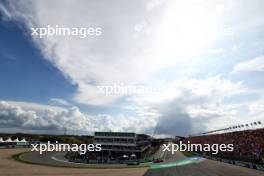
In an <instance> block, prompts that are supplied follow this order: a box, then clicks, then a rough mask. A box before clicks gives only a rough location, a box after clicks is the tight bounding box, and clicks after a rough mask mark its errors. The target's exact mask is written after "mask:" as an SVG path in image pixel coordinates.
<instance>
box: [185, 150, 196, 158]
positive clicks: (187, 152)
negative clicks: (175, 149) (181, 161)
mask: <svg viewBox="0 0 264 176" xmlns="http://www.w3.org/2000/svg"><path fill="white" fill-rule="evenodd" d="M182 154H183V155H184V156H186V157H192V156H197V155H196V154H195V153H193V152H189V151H182Z"/></svg>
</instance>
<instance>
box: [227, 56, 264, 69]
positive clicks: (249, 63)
mask: <svg viewBox="0 0 264 176" xmlns="http://www.w3.org/2000/svg"><path fill="white" fill-rule="evenodd" d="M263 70H264V56H263V55H261V56H258V57H256V58H253V59H250V60H246V61H244V62H241V63H238V64H236V65H235V66H234V68H233V71H232V73H241V72H256V71H263Z"/></svg>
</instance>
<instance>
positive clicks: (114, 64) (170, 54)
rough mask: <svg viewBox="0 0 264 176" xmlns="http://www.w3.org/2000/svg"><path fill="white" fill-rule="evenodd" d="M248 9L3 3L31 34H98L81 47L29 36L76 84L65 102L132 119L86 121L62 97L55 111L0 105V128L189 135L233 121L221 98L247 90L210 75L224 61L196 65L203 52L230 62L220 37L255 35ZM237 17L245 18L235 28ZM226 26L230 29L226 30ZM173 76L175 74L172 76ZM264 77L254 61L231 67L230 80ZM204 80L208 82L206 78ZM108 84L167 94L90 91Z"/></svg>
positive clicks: (26, 0) (235, 115)
mask: <svg viewBox="0 0 264 176" xmlns="http://www.w3.org/2000/svg"><path fill="white" fill-rule="evenodd" d="M219 5H220V6H219ZM255 6H256V4H254V3H247V4H245V3H242V4H240V5H237V4H236V3H234V2H231V3H227V4H222V3H211V2H209V1H208V2H205V1H203V2H200V1H199V2H198V1H197V2H195V3H189V2H187V3H182V2H181V1H177V2H176V1H175V2H173V1H172V3H170V2H166V3H165V1H163V0H161V1H159V0H158V1H156V0H155V1H150V2H148V3H146V2H144V1H140V0H135V1H129V2H128V1H123V0H119V1H118V2H116V3H112V2H110V1H103V2H98V1H86V0H79V1H78V3H76V2H75V1H73V0H63V1H62V0H56V1H54V0H45V1H44V0H43V1H33V0H23V1H22V0H17V1H6V3H4V4H1V5H0V11H1V12H2V13H3V14H4V16H5V20H7V19H9V20H12V21H15V22H17V23H19V24H21V23H22V24H23V25H24V26H25V28H26V31H27V35H29V36H30V32H31V28H32V27H45V26H47V25H50V26H55V25H60V26H65V27H90V26H92V27H101V28H102V35H101V36H97V37H95V36H93V37H88V38H85V39H81V38H79V37H76V36H67V37H63V36H48V37H44V38H42V39H40V38H38V37H36V36H30V37H31V38H32V40H33V42H34V44H36V46H37V47H38V48H39V49H40V51H41V53H42V54H43V56H44V58H45V59H46V60H47V61H48V62H50V63H52V64H53V65H54V66H55V67H56V68H57V69H58V70H60V71H61V73H63V75H64V76H65V77H66V78H67V79H68V80H69V81H70V82H71V83H72V84H74V85H76V87H77V90H76V92H75V93H74V95H73V99H72V100H71V101H70V102H71V104H74V103H81V104H85V105H96V106H101V107H108V108H109V106H110V107H111V106H115V107H116V106H119V105H120V104H121V106H122V107H123V108H122V110H123V109H126V110H127V111H132V112H133V113H132V114H133V115H130V114H129V113H127V112H126V111H120V112H115V116H113V115H111V114H103V113H98V115H90V114H87V113H84V112H81V110H80V109H79V108H78V107H72V105H71V104H69V103H68V102H65V100H63V99H58V98H52V99H51V100H50V103H51V105H52V106H47V105H40V104H36V103H30V104H29V103H25V102H5V103H2V104H1V108H2V109H1V111H0V112H1V113H2V117H3V122H4V123H5V124H6V126H10V127H11V126H19V125H20V126H21V128H33V129H38V128H43V129H51V128H54V129H61V128H63V126H64V124H66V125H67V126H69V128H72V130H87V131H96V130H103V131H104V130H111V131H138V132H149V133H151V132H152V131H153V130H154V128H155V127H156V131H157V133H160V134H166V135H168V134H173V135H176V134H178V135H187V134H189V133H195V132H197V131H199V130H210V129H214V128H218V127H223V126H226V125H228V124H231V123H234V122H236V121H239V119H240V114H239V112H240V111H241V109H239V105H237V104H235V105H234V104H232V103H228V102H227V101H226V99H228V98H234V97H236V96H237V97H239V96H240V95H241V94H243V93H244V92H246V91H248V88H247V87H246V86H245V83H244V82H241V81H239V80H237V81H234V79H232V78H230V77H228V76H227V77H228V78H227V77H220V76H214V75H216V74H218V69H215V68H216V67H215V66H216V65H217V66H218V65H219V67H220V68H221V67H222V66H226V64H228V62H224V61H223V62H218V61H219V60H221V61H222V60H223V59H222V58H221V59H219V58H212V59H211V58H204V59H201V58H202V57H201V55H200V54H201V53H202V52H201V51H203V50H204V51H208V53H209V54H212V55H213V54H215V55H217V53H221V54H220V55H221V57H225V56H226V55H228V54H227V52H228V49H227V48H226V46H225V45H226V43H229V40H227V41H226V40H225V39H226V37H227V36H225V35H223V33H224V32H228V31H225V29H234V35H235V36H239V32H243V31H244V32H245V31H246V32H245V33H247V34H248V33H249V32H248V31H249V29H253V28H256V27H260V28H261V27H262V26H263V19H262V18H258V17H259V16H261V15H262V9H261V6H260V5H259V6H257V8H256V7H255ZM248 7H250V8H248ZM241 8H242V9H243V10H241ZM258 8H259V9H260V10H258ZM47 9H48V10H47ZM69 9H71V10H70V11H69ZM249 9H250V10H251V9H252V11H254V13H253V12H251V11H250V10H249ZM241 11H243V12H247V13H240V12H241ZM249 14H250V15H249ZM230 17H232V18H231V19H230ZM227 19H228V20H227ZM240 19H243V22H242V23H241V22H240ZM252 19H255V20H252ZM229 20H230V21H229ZM232 21H234V26H232V25H233V23H232V24H231V22H232ZM216 22H217V24H216ZM222 22H223V23H222ZM229 23H230V24H231V25H230V26H231V27H232V28H229V27H230V26H226V24H229ZM245 23H246V24H245ZM218 25H220V26H224V27H223V29H222V30H223V31H222V30H221V31H219V29H218ZM240 25H241V26H240ZM233 27H234V28H233ZM230 32H232V31H230ZM220 33H221V35H219V34H220ZM215 34H216V36H215ZM220 37H221V41H220V42H219V43H216V46H214V47H213V48H216V49H215V50H213V49H212V50H210V47H208V48H207V46H208V45H210V44H211V43H212V42H214V41H215V40H217V39H219V38H220ZM228 37H232V36H231V35H229V36H228ZM237 38H239V37H237ZM232 39H233V38H232ZM232 42H233V41H232ZM239 42H240V41H235V43H239ZM220 43H225V45H224V46H222V45H220ZM218 44H219V45H218ZM231 46H232V45H231ZM234 50H235V48H234ZM204 53H205V54H206V52H204ZM208 53H207V54H208ZM194 56H195V57H194ZM200 57H201V58H200ZM227 57H228V58H227V59H229V56H227ZM216 60H217V62H216V63H215V61H216ZM208 65H209V67H210V68H207V67H208ZM217 68H218V67H217ZM171 70H174V71H175V72H173V74H170V73H171V72H170V71H171ZM179 70H180V71H179ZM181 70H183V71H182V72H181ZM190 70H191V71H190ZM262 70H263V56H259V57H257V58H255V59H252V60H251V61H245V62H242V63H239V64H237V65H235V67H234V69H233V72H235V73H238V72H242V71H243V72H244V71H247V72H248V71H262ZM167 71H168V73H167ZM225 71H226V70H225V69H221V72H220V73H219V74H220V75H226V74H225ZM163 73H165V74H163ZM193 73H194V74H193ZM201 73H203V74H201ZM210 73H215V74H213V76H208V75H211V74H210ZM231 76H232V75H231ZM197 77H199V78H200V79H198V78H197ZM171 78H172V79H171ZM113 84H124V85H137V84H146V85H148V84H150V85H151V86H152V85H153V84H154V85H156V84H157V87H159V85H162V86H163V87H165V90H164V91H162V92H157V93H155V94H148V95H146V94H137V95H134V94H132V95H129V96H124V95H114V96H105V95H104V94H100V92H99V90H98V88H97V87H98V86H105V85H113ZM74 101H75V102H74ZM118 103H120V104H118ZM56 105H59V106H61V105H63V107H57V106H56ZM241 112H243V111H241ZM128 114H129V115H128ZM18 122H19V123H18Z"/></svg>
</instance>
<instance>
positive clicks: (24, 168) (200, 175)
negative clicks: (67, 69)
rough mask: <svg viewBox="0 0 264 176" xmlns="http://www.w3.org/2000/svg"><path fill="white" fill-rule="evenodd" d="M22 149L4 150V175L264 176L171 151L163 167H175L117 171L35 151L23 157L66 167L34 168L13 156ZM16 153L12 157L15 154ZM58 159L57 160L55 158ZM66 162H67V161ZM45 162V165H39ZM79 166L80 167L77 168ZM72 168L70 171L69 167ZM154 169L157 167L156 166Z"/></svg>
mask: <svg viewBox="0 0 264 176" xmlns="http://www.w3.org/2000/svg"><path fill="white" fill-rule="evenodd" d="M20 152H21V150H13V149H10V150H9V149H6V150H0V176H1V175H5V176H11V175H12V176H17V175H25V176H26V175H41V176H46V175H47V176H48V175H55V176H62V175H63V176H65V175H67V176H69V175H74V176H75V175H78V176H82V175H83V176H84V175H85V176H97V175H98V176H99V175H100V176H106V175H107V176H123V175H125V176H143V175H144V176H264V172H262V171H257V170H253V169H249V168H245V167H240V166H234V165H231V164H227V163H222V162H218V161H212V160H207V159H202V160H199V162H194V163H192V162H191V163H190V162H188V163H185V164H179V163H183V162H182V161H184V160H188V159H187V158H186V157H185V156H183V155H182V154H181V153H180V152H176V153H175V154H174V155H172V154H171V153H170V152H165V153H163V157H164V159H165V162H163V163H161V166H163V165H165V166H166V165H168V164H171V163H173V164H174V163H176V165H175V166H173V165H172V166H171V167H164V168H163V167H160V168H152V167H151V168H149V169H148V168H122V169H121V168H116V169H103V168H97V169H90V168H73V167H75V166H76V167H87V165H85V164H76V163H68V162H64V160H63V157H61V156H62V155H57V154H55V153H52V152H50V153H48V154H46V155H42V156H41V158H39V155H37V154H36V153H34V152H31V153H28V154H29V155H24V156H22V158H23V159H24V160H28V161H31V162H34V163H38V164H45V165H55V166H64V167H63V168H62V167H50V166H41V165H31V164H25V163H20V162H17V161H15V160H14V159H12V157H11V156H12V155H13V154H15V153H20ZM11 154H12V155H11ZM54 156H55V158H54ZM65 161H66V160H65ZM39 162H41V163H39ZM77 165H78V166H77ZM69 166H70V167H71V168H68V167H69ZM152 166H153V165H152Z"/></svg>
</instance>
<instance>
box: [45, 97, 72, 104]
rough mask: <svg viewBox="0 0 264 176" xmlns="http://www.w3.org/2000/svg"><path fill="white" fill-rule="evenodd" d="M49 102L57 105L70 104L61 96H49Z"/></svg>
mask: <svg viewBox="0 0 264 176" xmlns="http://www.w3.org/2000/svg"><path fill="white" fill-rule="evenodd" d="M49 104H51V105H57V106H71V104H70V103H69V102H67V101H66V100H64V99H61V98H51V99H50V100H49Z"/></svg>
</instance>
